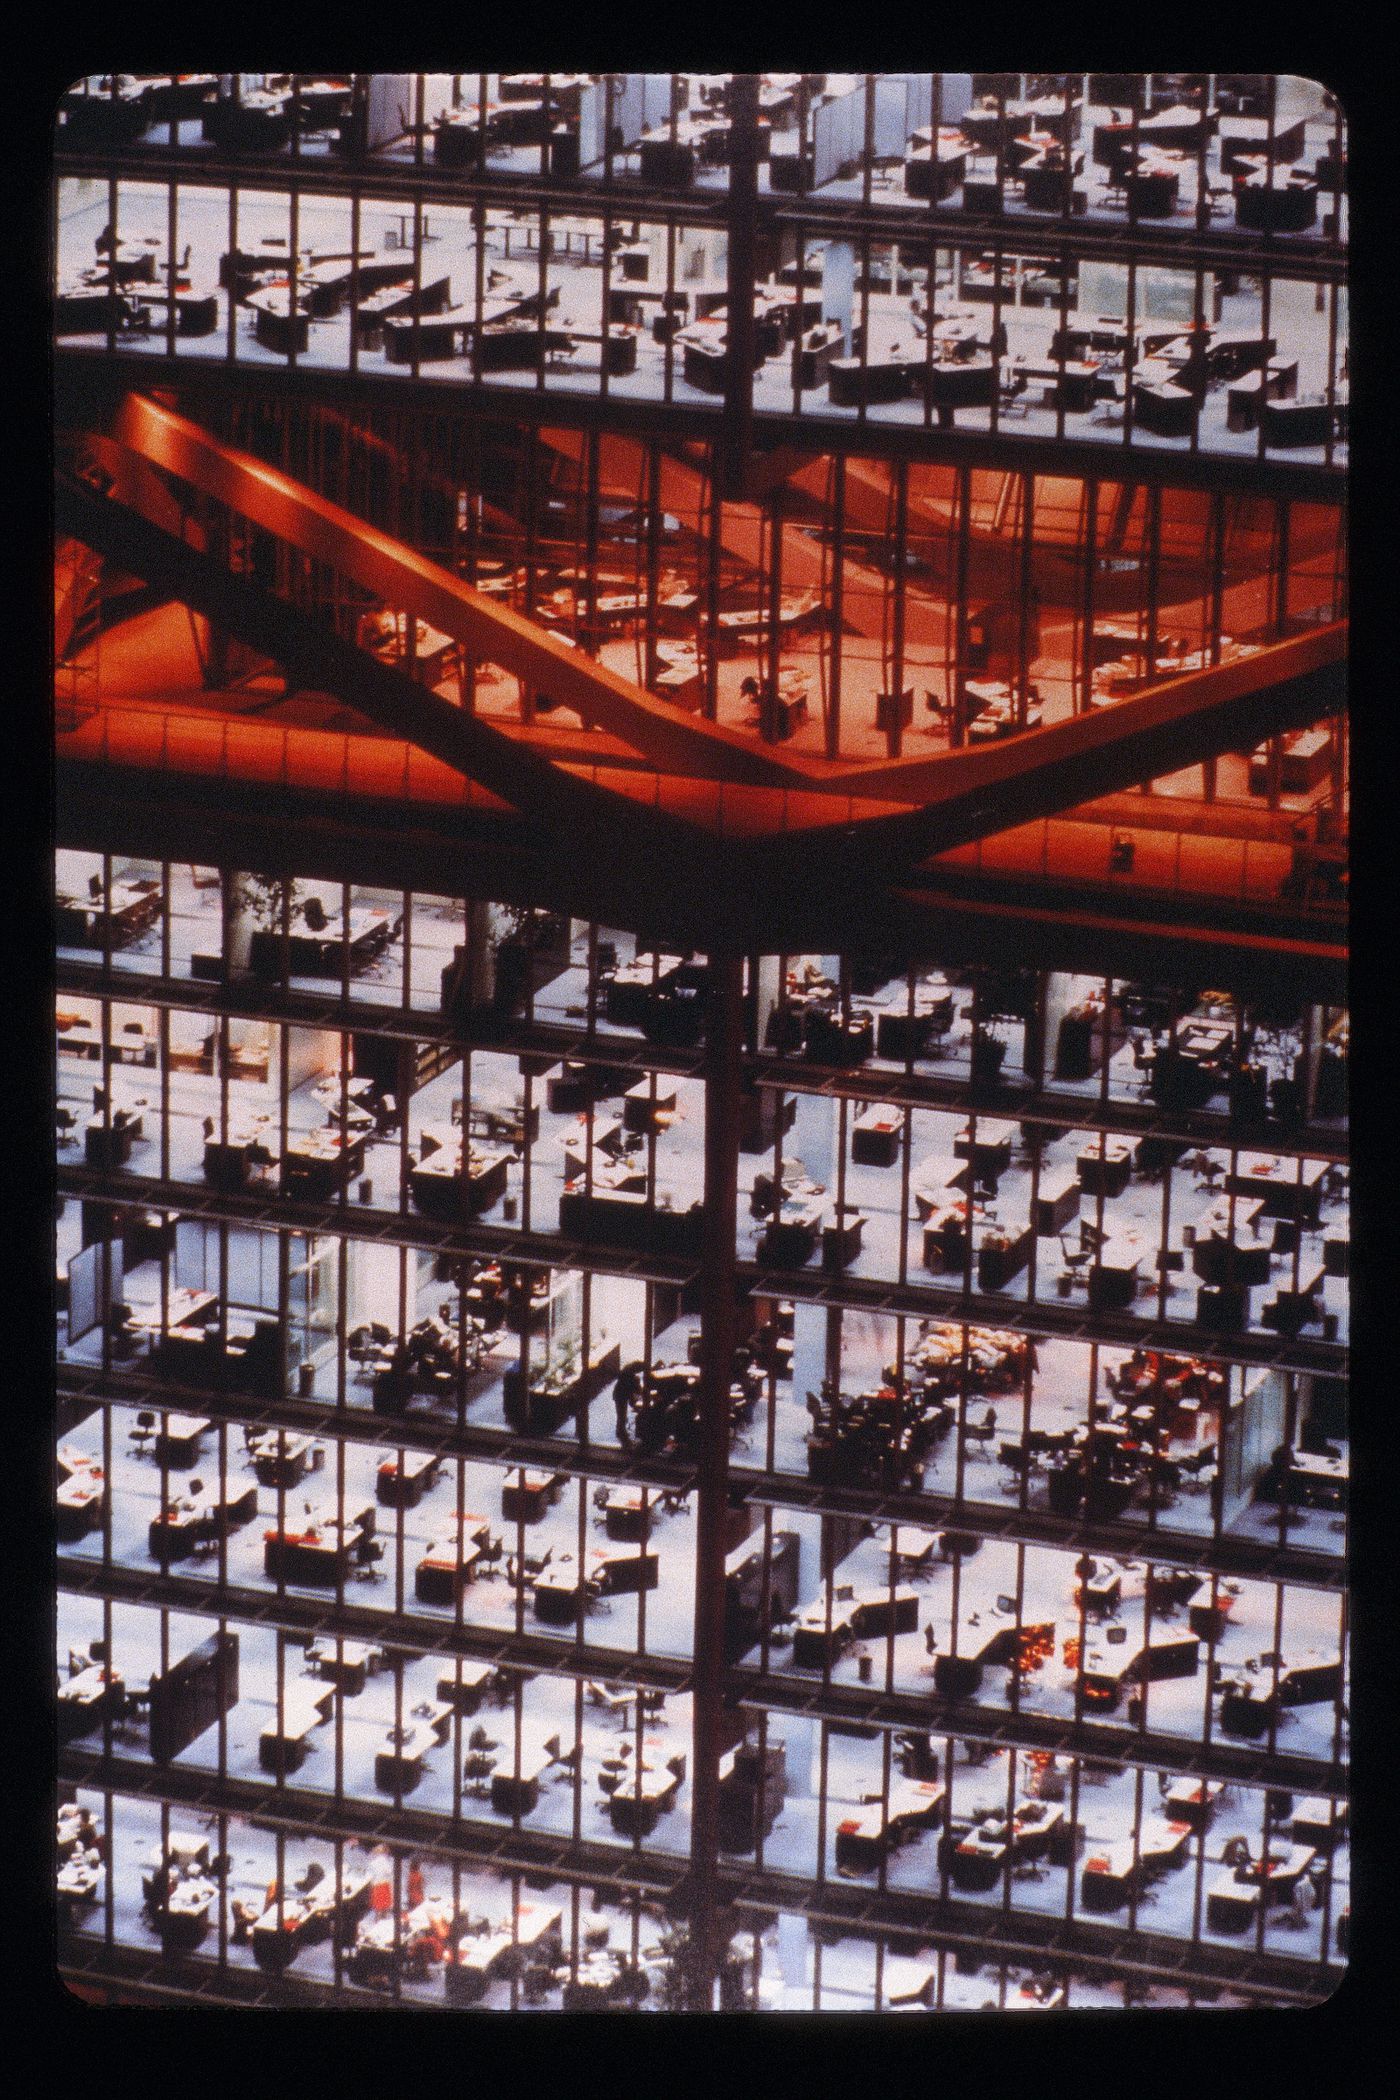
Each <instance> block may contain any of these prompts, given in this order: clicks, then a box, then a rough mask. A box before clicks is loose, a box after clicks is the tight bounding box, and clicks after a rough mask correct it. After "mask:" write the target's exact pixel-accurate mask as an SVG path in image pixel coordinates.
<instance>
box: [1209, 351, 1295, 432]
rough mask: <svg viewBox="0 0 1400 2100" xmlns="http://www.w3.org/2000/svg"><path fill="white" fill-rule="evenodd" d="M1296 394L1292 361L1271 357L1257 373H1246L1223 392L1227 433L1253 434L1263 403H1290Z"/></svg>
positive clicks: (1256, 427) (1292, 359)
mask: <svg viewBox="0 0 1400 2100" xmlns="http://www.w3.org/2000/svg"><path fill="white" fill-rule="evenodd" d="M1297 392H1298V360H1297V358H1296V357H1291V358H1282V357H1271V358H1270V359H1269V362H1268V365H1267V367H1266V368H1265V369H1264V370H1263V371H1259V372H1246V373H1245V374H1244V376H1243V378H1240V379H1237V380H1235V381H1234V382H1233V384H1232V385H1231V386H1230V387H1229V388H1228V389H1227V391H1226V395H1225V426H1226V428H1227V429H1228V430H1235V431H1244V430H1257V429H1258V427H1259V423H1260V419H1261V415H1262V409H1263V403H1264V402H1265V401H1291V400H1292V399H1294V397H1295V396H1296V394H1297Z"/></svg>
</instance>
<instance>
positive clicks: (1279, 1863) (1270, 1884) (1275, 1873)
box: [1235, 1842, 1317, 1908]
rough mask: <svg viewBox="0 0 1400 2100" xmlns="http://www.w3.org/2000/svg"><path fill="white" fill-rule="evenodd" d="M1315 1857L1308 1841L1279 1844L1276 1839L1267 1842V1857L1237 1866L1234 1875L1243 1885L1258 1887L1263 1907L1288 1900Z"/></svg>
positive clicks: (1291, 1899)
mask: <svg viewBox="0 0 1400 2100" xmlns="http://www.w3.org/2000/svg"><path fill="white" fill-rule="evenodd" d="M1316 1857H1317V1854H1316V1853H1315V1852H1314V1850H1313V1848H1312V1846H1311V1845H1299V1844H1289V1845H1282V1846H1281V1845H1279V1844H1278V1843H1277V1842H1275V1843H1273V1844H1272V1845H1271V1846H1270V1848H1269V1852H1268V1856H1267V1858H1264V1859H1257V1860H1251V1861H1248V1862H1247V1863H1246V1864H1245V1865H1244V1866H1240V1867H1236V1869H1235V1879H1236V1881H1237V1882H1239V1883H1240V1884H1241V1885H1242V1886H1244V1887H1246V1888H1256V1889H1259V1890H1260V1891H1261V1892H1262V1894H1263V1900H1264V1904H1265V1907H1266V1908H1267V1907H1268V1906H1269V1905H1270V1904H1275V1903H1291V1902H1292V1901H1293V1895H1294V1891H1295V1890H1296V1889H1297V1886H1298V1883H1299V1882H1300V1881H1301V1880H1302V1878H1303V1876H1304V1874H1306V1873H1307V1871H1308V1869H1309V1868H1310V1867H1311V1865H1312V1863H1313V1861H1314V1860H1315V1859H1316Z"/></svg>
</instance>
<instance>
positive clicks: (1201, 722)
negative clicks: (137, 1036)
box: [118, 395, 1347, 842]
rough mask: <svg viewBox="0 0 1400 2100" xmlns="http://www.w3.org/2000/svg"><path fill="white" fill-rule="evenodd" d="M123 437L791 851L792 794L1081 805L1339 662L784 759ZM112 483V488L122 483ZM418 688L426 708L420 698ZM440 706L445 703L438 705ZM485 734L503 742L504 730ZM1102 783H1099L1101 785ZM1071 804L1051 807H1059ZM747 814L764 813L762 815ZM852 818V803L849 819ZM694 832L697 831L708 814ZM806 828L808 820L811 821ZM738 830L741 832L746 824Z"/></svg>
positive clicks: (1302, 647)
mask: <svg viewBox="0 0 1400 2100" xmlns="http://www.w3.org/2000/svg"><path fill="white" fill-rule="evenodd" d="M118 434H119V438H120V440H121V442H122V445H123V447H125V448H127V449H135V450H136V451H137V452H138V453H139V456H140V458H141V459H142V460H143V461H146V462H148V463H149V464H156V465H159V466H161V467H163V468H165V469H166V470H167V471H169V472H171V473H173V474H175V475H176V476H177V477H180V478H183V479H185V480H188V481H190V482H191V483H192V484H193V485H194V486H196V487H200V488H203V489H204V490H205V491H206V492H207V493H208V494H210V495H213V496H215V497H216V498H218V499H219V500H221V501H223V502H225V503H227V504H229V505H230V506H231V507H233V508H235V509H237V510H238V511H240V512H241V513H242V514H244V515H246V516H248V517H250V518H252V519H253V520H254V521H255V522H256V523H258V524H260V525H262V526H263V527H264V528H265V529H266V530H268V531H270V532H272V533H273V534H274V535H276V536H278V537H280V538H283V539H285V540H287V541H289V542H290V544H292V545H294V546H297V547H299V548H300V549H301V550H302V551H303V552H305V553H307V554H310V555H312V556H314V557H315V558H317V559H320V560H323V561H326V562H327V563H328V564H329V565H330V566H333V567H335V568H337V569H338V570H340V571H341V572H342V573H345V574H347V575H349V576H351V577H352V578H354V579H355V580H357V581H359V582H361V583H362V584H363V585H364V587H366V588H368V589H370V590H372V591H374V592H375V593H376V594H377V595H380V596H382V597H385V598H387V599H389V600H390V602H396V603H399V604H401V605H403V606H404V608H405V609H406V610H409V611H411V612H413V613H415V614H416V615H418V616H420V617H423V618H427V619H431V620H432V621H434V622H435V623H436V624H439V625H441V626H443V627H444V628H445V629H446V631H448V632H450V633H455V634H456V635H457V637H458V638H459V639H461V640H463V641H465V642H466V643H467V644H468V646H470V647H472V648H473V649H474V650H475V652H476V653H477V654H478V655H479V656H481V657H484V658H487V659H488V660H491V661H497V662H501V663H503V664H504V665H505V667H506V668H507V669H510V670H513V671H514V672H515V673H516V675H519V676H522V677H525V678H527V679H529V680H530V681H531V682H533V683H535V684H537V685H539V684H547V686H548V689H549V691H550V693H551V695H552V697H554V698H556V699H558V700H561V701H563V702H564V703H565V704H568V705H571V706H573V707H574V708H575V709H576V711H578V712H579V713H580V714H582V715H583V716H584V717H585V718H586V719H588V720H590V721H592V720H596V719H602V718H604V717H605V716H608V715H610V716H611V718H612V720H611V723H610V725H609V726H611V727H613V728H614V729H615V730H616V731H617V733H618V734H620V735H621V736H623V737H624V738H625V739H626V740H627V741H628V742H630V743H634V744H635V743H638V742H640V743H641V744H642V745H643V748H644V749H645V750H646V752H647V753H648V755H650V756H651V757H652V759H653V761H654V763H655V764H656V765H657V766H658V768H659V769H665V770H666V771H667V772H668V773H669V772H670V769H672V768H675V769H677V770H676V775H675V776H674V777H673V778H672V780H671V782H670V786H671V793H670V795H669V796H668V798H667V799H668V800H669V801H670V802H671V806H672V809H673V812H674V813H677V814H678V813H679V809H680V807H681V806H683V805H684V804H685V803H687V802H688V803H689V804H690V805H691V807H692V808H693V809H695V810H697V811H698V810H703V807H704V798H703V796H700V797H697V796H695V795H694V794H690V795H686V794H685V793H684V792H681V793H679V794H678V793H677V790H678V788H679V784H680V780H681V779H685V780H688V781H691V782H693V783H695V785H696V786H698V785H699V783H700V782H703V781H711V780H715V779H716V778H719V779H723V780H725V781H726V782H727V783H729V784H730V785H731V786H733V787H739V786H744V785H747V786H748V787H750V788H753V789H762V788H770V789H771V788H774V787H781V788H783V789H784V790H787V791H788V792H787V793H785V794H784V796H783V798H782V809H781V816H780V819H779V822H780V824H781V828H783V829H784V830H785V831H786V832H787V833H788V835H789V841H790V842H792V838H791V835H792V833H793V832H794V831H800V830H801V829H802V828H803V823H804V813H802V812H800V811H799V810H797V809H794V807H793V806H792V802H791V790H793V789H797V790H798V791H799V793H800V795H801V799H802V802H803V803H807V804H808V807H809V808H810V803H809V801H808V798H810V797H812V796H821V795H823V794H826V795H833V794H834V795H837V796H841V797H843V798H847V799H849V798H850V797H852V796H853V795H858V796H859V797H860V798H861V800H862V801H863V802H866V803H867V804H869V803H870V802H871V801H878V802H880V803H883V804H884V810H883V811H882V812H880V814H882V815H885V816H886V817H887V818H889V817H896V816H897V814H898V812H899V810H900V808H901V807H902V808H903V809H904V810H905V811H906V812H907V814H908V815H910V816H911V817H912V816H914V815H915V811H916V808H920V813H921V814H923V815H924V816H925V817H927V814H928V812H929V810H930V808H931V807H932V806H934V805H945V806H946V805H947V804H949V803H950V802H953V801H961V802H963V803H964V804H967V803H968V802H969V800H972V799H976V800H978V801H980V800H981V798H982V797H984V796H986V795H989V794H993V793H996V792H998V791H1004V790H1007V789H1012V788H1014V787H1016V786H1017V785H1019V786H1020V788H1021V789H1022V790H1024V788H1025V785H1026V783H1027V781H1028V780H1030V779H1031V778H1033V777H1034V776H1035V775H1037V774H1038V773H1040V772H1042V771H1046V781H1045V785H1046V786H1048V784H1049V779H1050V777H1051V775H1052V774H1054V773H1062V774H1066V775H1067V776H1068V777H1073V778H1074V781H1075V786H1074V789H1073V791H1072V792H1073V796H1074V799H1082V795H1083V793H1084V792H1086V791H1088V792H1092V791H1094V787H1095V785H1097V784H1098V783H1095V782H1093V781H1092V780H1090V781H1089V782H1088V786H1087V789H1086V787H1084V786H1081V785H1080V784H1079V782H1080V779H1081V778H1085V777H1086V776H1087V772H1088V771H1092V769H1093V765H1094V761H1095V759H1096V758H1097V759H1100V760H1101V761H1103V762H1104V767H1105V771H1106V774H1112V773H1114V772H1117V773H1120V774H1121V771H1122V761H1123V760H1124V759H1126V757H1127V754H1128V753H1129V752H1130V751H1134V750H1144V749H1146V748H1148V747H1149V746H1160V745H1161V744H1162V743H1163V740H1164V738H1166V739H1167V741H1168V742H1170V741H1171V737H1172V732H1173V731H1180V732H1181V737H1180V748H1179V749H1178V750H1173V751H1172V754H1171V755H1172V757H1173V759H1174V760H1175V762H1176V763H1178V764H1180V763H1187V762H1189V761H1190V760H1191V759H1193V758H1198V757H1200V756H1203V755H1208V753H1209V751H1210V750H1212V749H1228V748H1230V745H1229V742H1228V733H1226V735H1227V740H1226V741H1224V742H1218V741H1217V740H1216V738H1215V736H1214V734H1213V731H1212V718H1221V719H1222V720H1223V718H1226V717H1229V716H1230V715H1231V714H1232V713H1234V712H1236V711H1237V704H1238V703H1239V702H1240V701H1241V699H1244V698H1247V697H1248V696H1250V695H1252V694H1264V693H1267V692H1268V691H1270V690H1271V689H1272V688H1274V687H1276V686H1278V685H1280V684H1285V685H1286V684H1291V683H1296V682H1298V681H1300V680H1302V681H1304V682H1306V683H1309V684H1312V683H1314V682H1315V680H1316V678H1317V675H1318V674H1319V673H1322V672H1325V671H1326V670H1328V669H1329V668H1332V667H1335V666H1337V665H1339V664H1340V663H1341V661H1342V659H1343V657H1344V653H1345V643H1346V632H1347V629H1346V623H1345V622H1340V623H1337V624H1336V625H1334V626H1332V627H1329V628H1325V629H1321V630H1318V631H1316V632H1314V633H1312V634H1308V635H1304V636H1299V637H1296V638H1294V639H1292V640H1289V641H1286V642H1282V643H1279V644H1277V645H1275V646H1274V647H1272V648H1269V649H1265V650H1261V651H1260V652H1259V653H1258V654H1257V655H1255V656H1252V657H1250V658H1248V659H1246V660H1245V661H1244V662H1242V663H1238V664H1233V665H1228V666H1217V667H1216V668H1215V669H1213V670H1208V671H1203V672H1196V673H1192V674H1189V675H1188V676H1186V677H1184V678H1180V679H1176V680H1172V681H1170V682H1168V683H1166V684H1164V685H1161V686H1158V687H1156V688H1154V689H1152V690H1151V691H1149V692H1146V693H1143V694H1140V695H1138V696H1136V697H1135V698H1132V699H1127V700H1123V701H1120V702H1118V703H1117V704H1116V705H1115V706H1114V707H1113V708H1111V709H1104V710H1100V711H1097V712H1095V713H1093V714H1089V715H1085V716H1079V717H1075V718H1073V719H1071V720H1069V721H1065V722H1061V723H1056V724H1052V725H1050V726H1049V727H1048V728H1043V729H1040V730H1037V731H1034V732H1031V733H1029V734H1027V735H1024V736H1022V737H1018V738H1014V739H1009V740H1007V741H1006V742H1005V743H1002V744H1000V745H997V746H993V747H991V748H988V749H983V750H976V751H974V750H963V751H958V752H950V753H945V754H941V755H939V756H938V757H935V758H924V759H914V760H906V761H896V762H894V763H892V764H885V763H880V762H878V761H876V762H873V763H862V764H852V765H847V766H842V767H834V766H832V765H831V764H830V762H828V761H826V760H824V759H819V758H806V757H801V756H798V755H797V754H790V755H789V756H788V757H787V758H785V759H783V760H779V759H776V758H773V757H771V756H769V755H763V754H756V753H754V752H753V751H752V749H751V748H750V747H748V746H747V745H745V744H744V743H743V742H742V741H741V739H740V738H739V737H738V735H737V734H736V733H735V732H731V731H723V730H720V729H718V728H716V727H715V725H713V724H703V725H701V724H697V723H694V722H691V721H688V720H686V719H684V718H678V717H677V716H676V715H675V714H674V713H673V712H672V711H671V710H670V709H669V708H668V707H667V705H666V704H665V703H664V702H660V701H657V700H654V699H653V698H652V697H651V696H650V695H648V694H646V693H644V692H643V691H642V690H641V689H640V688H639V687H636V686H633V685H631V684H630V682H629V681H627V680H625V679H623V678H621V677H620V676H619V675H618V674H616V673H614V672H611V671H609V670H608V669H607V668H606V667H605V666H603V665H600V664H597V663H593V662H591V661H590V660H589V659H587V658H585V657H581V656H580V655H579V653H578V652H576V651H574V650H572V649H571V648H569V647H568V645H566V644H564V643H562V642H559V641H557V640H556V639H555V638H554V637H553V636H551V635H549V634H548V633H547V632H544V631H543V630H541V629H539V628H538V627H537V626H536V625H535V624H534V623H532V622H530V621H528V620H526V619H524V618H523V617H522V616H521V615H519V614H516V613H513V612H510V611H508V610H506V609H505V608H503V607H501V606H499V605H497V604H495V603H494V602H492V601H490V600H487V599H484V598H482V597H481V596H480V594H478V593H476V592H474V591H472V590H471V588H470V586H468V585H465V584H463V583H460V582H459V581H458V580H457V579H456V578H455V577H452V576H450V575H449V574H448V573H447V572H446V571H444V570H442V569H440V568H439V567H438V566H437V565H436V564H434V563H432V562H429V561H427V560H426V559H425V558H424V557H423V556H421V555H418V554H416V553H414V552H413V551H412V550H410V549H407V548H405V547H403V546H401V545H400V544H399V543H397V542H395V541H393V540H391V539H390V538H389V537H388V536H387V535H385V534H383V533H380V532H377V531H375V530H374V529H373V528H371V527H368V526H366V525H364V524H363V523H362V522H361V521H359V520H357V519H355V518H354V517H352V516H351V515H350V514H349V513H348V512H345V511H343V510H340V509H339V508H338V507H337V506H335V505H333V504H330V503H328V502H326V501H325V500H324V499H323V498H320V497H318V496H316V495H314V494H313V493H312V492H311V491H309V490H307V489H305V488H303V487H302V486H301V485H300V484H298V483H296V482H294V481H292V480H291V479H290V478H289V477H287V476H285V475H283V474H280V473H278V472H277V471H276V470H275V469H273V468H270V467H266V466H264V465H263V464H262V463H261V462H259V461H257V460H254V459H251V458H249V457H248V456H247V455H244V454H240V453H237V452H234V451H233V450H232V449H231V448H229V447H227V446H224V445H222V444H220V443H219V442H218V441H217V440H215V439H213V438H211V437H209V436H208V435H207V433H205V432H203V431H201V430H199V429H198V427H197V426H195V425H193V424H191V423H189V422H188V421H187V420H186V419H185V418H183V417H180V416H177V415H175V414H174V413H173V412H172V411H170V410H168V409H165V408H163V407H161V406H160V405H158V404H156V403H154V402H151V401H148V400H145V399H144V398H142V397H140V396H135V395H131V396H128V397H127V400H126V402H125V404H124V406H123V409H122V411H121V413H120V416H119V420H118ZM149 464H148V466H147V468H146V470H145V471H146V472H147V473H148V472H149ZM118 479H119V482H120V481H121V477H118ZM118 493H119V495H123V496H126V497H127V500H129V501H130V500H132V499H133V498H134V499H136V500H138V501H139V499H140V496H141V495H144V494H145V491H144V490H143V489H140V488H139V487H138V485H137V484H136V482H135V481H134V480H133V479H131V478H128V479H127V480H126V483H125V485H124V486H119V490H118ZM415 690H416V692H417V693H418V695H419V697H420V702H421V699H422V695H423V689H422V688H421V687H418V688H415ZM1338 704H1339V703H1338ZM443 705H444V703H441V702H439V703H438V706H439V707H441V706H443ZM419 711H421V707H420V710H419ZM1319 711H1321V709H1319ZM452 712H453V713H457V711H455V710H453V711H452ZM459 719H460V718H459ZM494 734H495V736H496V740H497V741H498V742H502V741H504V742H509V741H512V739H511V738H510V737H509V736H508V735H507V734H506V733H505V732H495V733H494ZM453 741H454V742H457V741H458V740H457V739H456V738H454V739H453ZM425 748H434V747H433V746H431V745H430V746H425ZM459 748H460V746H459ZM497 756H498V757H499V753H498V754H497ZM697 759H698V760H699V763H696V761H697ZM1046 769H1048V771H1047V770H1046ZM482 777H483V778H485V777H486V776H485V775H483V776H482ZM488 784H493V783H488ZM610 784H613V783H610ZM615 784H616V786H617V787H618V788H619V789H621V792H623V793H624V794H628V795H629V799H633V798H635V797H636V794H637V789H636V787H635V786H633V787H632V788H631V789H630V791H629V789H628V788H627V787H624V786H623V785H622V783H621V782H617V783H615ZM1102 784H1103V785H1107V784H1108V781H1107V778H1105V780H1104V781H1103V783H1102ZM536 785H537V786H538V781H537V782H536ZM762 799H763V798H762V796H761V795H760V796H759V797H758V798H757V800H758V801H759V802H760V803H761V801H762ZM1064 799H1065V798H1061V800H1060V802H1059V806H1061V807H1063V806H1064ZM920 806H921V807H920ZM1048 806H1054V805H1053V803H1051V804H1049V805H1048ZM753 814H754V816H757V814H758V811H757V810H755V811H754V812H753ZM856 814H857V812H856V811H854V810H851V809H849V808H848V811H847V821H850V820H851V818H853V817H854V816H855V815H856ZM859 814H860V815H862V816H868V817H873V816H875V815H876V814H877V813H876V811H875V810H874V809H872V808H869V807H867V808H866V809H864V810H862V811H860V812H859ZM949 814H951V812H949ZM700 821H701V822H703V821H704V818H703V816H702V817H701V818H700ZM806 821H811V819H810V817H808V818H806ZM1003 821H1004V819H1003ZM744 828H745V829H748V828H749V826H748V824H745V827H744ZM759 828H762V827H761V825H760V827H759ZM822 828H824V829H825V828H827V827H826V826H823V827H822ZM916 828H918V829H919V830H921V831H922V830H923V829H924V827H923V826H918V827H916ZM989 828H992V823H991V819H990V811H989V808H988V810H987V811H986V812H984V810H982V809H980V808H979V809H978V810H977V812H976V816H975V825H974V830H973V831H972V832H969V831H968V830H967V828H966V817H965V816H964V820H963V821H962V822H960V823H959V824H957V825H956V826H955V827H954V829H955V830H956V831H957V832H958V833H959V834H960V835H962V836H972V835H975V833H976V831H977V830H986V829H989ZM925 835H927V834H925ZM949 842H951V840H950V841H949Z"/></svg>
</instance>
